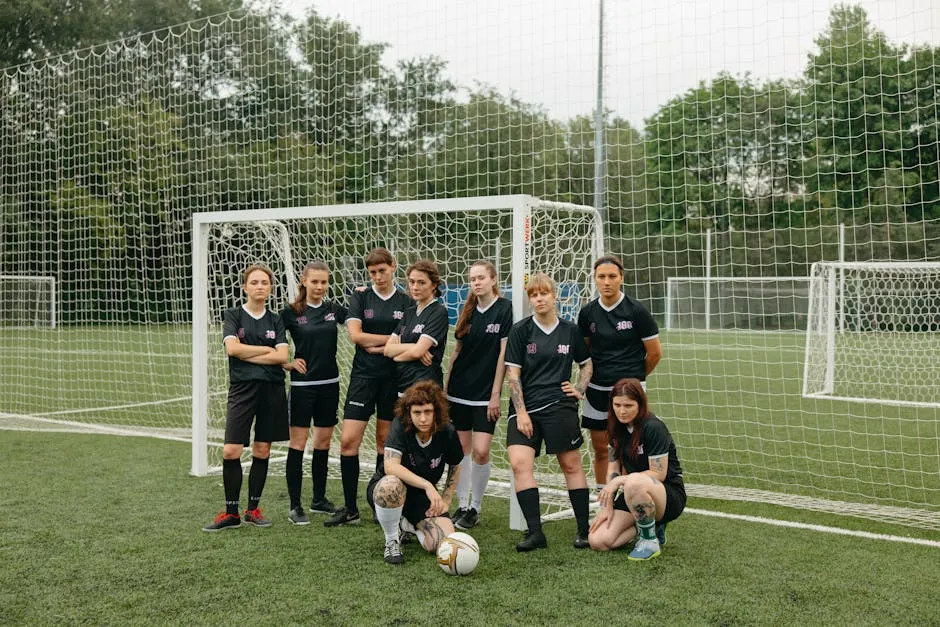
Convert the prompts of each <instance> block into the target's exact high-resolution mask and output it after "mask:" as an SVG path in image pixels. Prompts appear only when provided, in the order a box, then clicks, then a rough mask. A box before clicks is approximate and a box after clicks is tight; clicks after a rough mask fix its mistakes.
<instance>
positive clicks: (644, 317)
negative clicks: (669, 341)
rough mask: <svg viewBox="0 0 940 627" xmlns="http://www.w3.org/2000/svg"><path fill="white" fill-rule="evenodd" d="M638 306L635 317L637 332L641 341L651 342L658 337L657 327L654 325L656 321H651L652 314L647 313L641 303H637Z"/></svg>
mask: <svg viewBox="0 0 940 627" xmlns="http://www.w3.org/2000/svg"><path fill="white" fill-rule="evenodd" d="M638 305H639V307H638V308H637V315H636V323H637V332H638V333H639V334H640V338H641V339H643V340H651V339H653V338H654V337H656V336H658V335H659V326H658V325H657V324H656V320H654V319H653V314H651V313H650V312H649V309H647V308H646V307H644V306H643V305H642V303H638Z"/></svg>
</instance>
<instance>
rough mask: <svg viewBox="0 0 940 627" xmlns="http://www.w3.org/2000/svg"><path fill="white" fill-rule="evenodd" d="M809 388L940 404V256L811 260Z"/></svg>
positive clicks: (832, 394)
mask: <svg viewBox="0 0 940 627" xmlns="http://www.w3.org/2000/svg"><path fill="white" fill-rule="evenodd" d="M811 281H812V283H811V285H812V290H811V292H810V304H809V326H808V328H807V332H806V356H805V360H804V361H805V363H804V368H803V394H804V396H808V397H816V398H829V399H834V400H848V401H858V402H867V403H883V404H884V403H887V404H896V405H910V406H924V407H940V263H838V262H821V263H816V264H813V270H812V278H811Z"/></svg>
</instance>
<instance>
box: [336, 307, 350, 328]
mask: <svg viewBox="0 0 940 627" xmlns="http://www.w3.org/2000/svg"><path fill="white" fill-rule="evenodd" d="M333 315H334V316H336V323H337V324H346V318H347V317H348V316H349V310H348V309H346V308H345V307H343V306H342V305H340V304H339V303H333Z"/></svg>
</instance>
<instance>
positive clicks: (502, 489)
mask: <svg viewBox="0 0 940 627" xmlns="http://www.w3.org/2000/svg"><path fill="white" fill-rule="evenodd" d="M536 209H549V210H551V209H560V210H565V211H569V212H572V213H574V212H577V213H581V214H582V215H585V216H586V219H587V220H588V221H589V222H590V223H591V224H593V229H592V232H591V235H590V239H591V241H590V249H591V254H592V256H593V257H594V258H597V257H598V256H599V255H601V254H602V252H603V223H602V221H601V217H600V214H599V212H598V211H597V210H596V209H594V208H593V207H587V206H583V205H573V204H569V203H554V202H547V201H543V200H540V199H539V198H536V197H534V196H529V195H507V196H486V197H475V198H456V199H446V200H419V201H396V202H375V203H361V204H343V205H324V206H310V207H292V208H279V209H258V210H242V211H221V212H204V213H195V214H193V217H192V229H193V230H192V267H193V275H192V321H193V336H192V337H193V344H192V433H193V439H192V466H191V469H190V472H191V474H193V475H197V476H205V475H207V474H209V473H210V472H215V471H217V469H216V468H211V467H210V464H209V459H208V454H207V452H208V431H207V416H208V413H209V407H208V401H209V381H208V374H207V373H208V356H209V351H210V350H211V348H210V344H209V338H208V335H207V333H206V329H207V328H208V325H209V316H210V312H209V297H208V293H209V282H208V265H209V252H208V240H209V229H210V226H211V225H218V224H219V223H253V224H259V223H263V224H265V225H268V226H271V227H273V228H272V229H270V230H271V232H272V233H277V232H278V226H279V225H281V222H280V221H289V220H310V219H316V218H331V219H335V218H345V217H349V218H354V217H366V216H376V215H402V216H405V215H409V214H436V213H441V214H443V213H451V214H453V213H454V212H463V211H474V212H486V211H498V212H502V213H503V214H507V215H511V232H510V239H511V246H512V256H511V260H510V277H509V281H510V283H511V286H512V294H511V300H512V305H513V314H514V317H515V319H516V320H521V319H522V318H523V317H524V316H525V315H526V310H527V307H528V302H527V299H526V293H525V284H526V282H527V281H528V277H529V274H530V272H531V271H532V268H531V267H530V265H531V258H530V257H531V246H530V241H531V238H532V237H533V232H532V228H533V227H534V225H533V224H532V222H531V216H532V212H533V211H534V210H536ZM281 226H282V225H281ZM282 230H283V229H282ZM269 237H270V236H269ZM275 237H276V236H275ZM282 237H283V238H285V241H284V243H283V247H284V249H285V250H287V251H289V250H290V242H289V238H287V234H286V231H284V232H283V235H282ZM559 245H560V246H564V242H559ZM362 252H363V254H364V253H365V252H366V251H362ZM469 261H472V260H468V262H469ZM292 263H293V262H292V261H291V260H290V259H289V258H288V259H286V260H285V263H284V267H283V268H275V269H274V271H275V273H276V274H277V276H278V277H279V280H280V277H284V280H285V281H286V283H287V285H289V286H291V293H293V291H294V289H293V286H294V285H295V284H296V279H297V277H296V275H295V272H296V270H295V269H293V268H292V267H291V266H292ZM542 269H543V268H537V270H542ZM220 270H222V269H220ZM544 270H546V271H548V272H549V273H551V272H552V268H544ZM224 271H225V272H234V271H236V269H234V268H225V269H224ZM585 273H586V274H585V276H586V277H588V278H589V276H590V268H585ZM586 280H587V279H586ZM510 474H511V473H510ZM491 483H499V482H498V481H496V480H495V477H494V481H491ZM488 492H489V490H488ZM493 492H494V493H499V494H503V495H507V492H508V496H509V497H510V502H511V507H510V526H511V527H512V528H513V529H524V528H525V521H524V519H523V517H522V515H521V511H520V510H519V508H518V504H517V503H516V502H515V494H514V491H513V490H512V488H511V486H496V485H494V490H493ZM546 496H549V497H551V495H546ZM563 497H564V500H565V501H567V493H564V495H563ZM557 500H561V496H559V497H558V499H557Z"/></svg>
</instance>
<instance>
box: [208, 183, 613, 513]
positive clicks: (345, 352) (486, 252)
mask: <svg viewBox="0 0 940 627" xmlns="http://www.w3.org/2000/svg"><path fill="white" fill-rule="evenodd" d="M601 233H602V231H601V224H600V220H599V217H598V215H597V213H596V212H595V211H594V210H593V209H592V208H590V207H583V206H578V205H571V204H564V203H550V202H543V201H539V200H538V199H536V198H533V197H530V196H501V197H485V198H465V199H452V200H440V201H410V202H389V203H367V204H357V205H332V206H322V207H302V208H291V209H272V210H258V211H238V212H215V213H206V214H195V215H194V218H193V435H194V437H193V457H192V472H193V473H194V474H197V475H204V474H207V473H211V472H218V471H219V470H220V468H221V461H222V457H221V448H220V445H221V443H222V434H223V430H224V425H225V398H226V391H227V388H228V372H227V360H226V358H225V353H224V350H223V349H222V345H221V340H222V335H221V314H222V312H223V311H224V310H225V309H227V308H229V307H233V306H236V305H237V304H238V303H240V302H241V301H242V295H241V293H240V291H241V290H240V277H239V273H240V271H241V270H242V269H243V268H245V267H246V266H247V265H249V264H251V263H256V262H261V263H265V264H267V265H268V266H269V267H271V268H272V269H273V270H274V272H275V273H276V276H277V280H276V282H275V286H274V293H273V295H272V297H271V299H270V301H269V306H270V307H272V308H275V309H277V310H279V309H281V308H283V307H284V306H285V305H286V304H287V303H288V302H289V301H290V300H292V299H293V297H294V295H295V294H296V283H297V279H298V276H299V273H300V272H301V270H302V269H303V266H304V265H305V264H306V263H307V262H309V261H313V260H322V261H325V262H326V263H327V264H328V265H329V266H330V268H331V270H332V275H331V286H330V294H329V298H331V299H334V300H338V301H340V302H344V303H345V302H348V297H349V295H350V294H351V292H352V290H353V289H355V288H356V287H357V286H361V285H367V284H368V275H367V273H366V269H365V267H364V266H363V258H364V256H365V254H366V253H367V252H368V251H369V250H370V249H372V248H374V247H376V246H384V247H386V248H388V249H389V250H391V251H392V253H393V254H394V255H395V256H396V258H397V261H398V279H399V284H400V285H404V281H403V279H404V271H405V268H406V267H407V266H408V264H409V263H411V262H413V261H415V260H417V259H419V258H428V259H432V260H433V261H435V262H436V263H437V265H438V267H439V269H440V272H441V278H442V280H443V281H444V282H445V284H446V287H445V294H444V297H443V300H444V302H445V303H446V304H447V306H448V309H449V314H450V319H451V324H452V325H453V324H454V323H455V321H456V317H457V313H458V311H459V307H460V306H461V305H462V303H463V300H464V298H465V296H466V288H465V285H466V274H467V270H468V269H469V266H470V264H471V263H473V262H474V261H476V260H477V259H488V260H490V261H492V262H493V263H494V265H495V266H496V267H497V270H498V272H499V279H500V284H501V288H502V290H503V294H504V296H506V297H507V298H510V299H511V300H512V302H513V308H514V313H515V318H516V320H519V319H521V318H522V317H523V316H524V315H525V313H524V309H525V304H526V302H527V301H526V298H525V290H524V285H525V281H526V280H527V277H528V274H529V273H530V271H531V272H534V271H544V272H547V273H548V274H549V275H551V276H552V277H553V278H554V279H555V281H556V282H557V283H558V286H559V311H560V314H561V315H562V316H563V317H566V318H569V319H576V316H577V312H578V310H579V309H580V307H581V305H582V304H584V303H585V302H586V301H587V299H589V298H590V297H591V294H592V291H593V284H592V282H591V271H590V268H591V264H592V262H593V260H594V258H595V257H596V256H597V255H598V254H600V251H601V247H602V239H601ZM452 349H453V339H452V338H451V340H450V341H449V342H448V352H449V351H450V350H452ZM352 354H353V346H352V345H351V343H349V341H348V339H347V338H346V337H345V335H344V334H341V336H340V349H339V357H338V360H339V362H340V364H339V365H340V373H341V377H342V383H341V387H342V388H343V390H344V391H345V386H346V380H347V377H348V374H349V366H350V363H351V361H352ZM445 363H446V362H445ZM373 424H374V421H373ZM373 424H370V428H369V431H368V432H367V434H366V437H365V439H364V441H363V448H362V450H361V453H360V457H361V459H362V461H363V463H364V464H371V462H372V461H373V459H374V455H373V454H371V451H374V448H373V447H374V443H375V440H374V436H373V432H372V428H373ZM338 436H339V429H337V430H336V431H335V432H334V438H337V439H338ZM504 440H505V436H504V431H502V427H501V426H500V427H498V430H497V434H496V437H495V438H494V440H493V442H494V447H493V461H494V467H495V469H494V480H493V483H494V489H497V490H498V489H499V487H500V484H501V483H502V484H503V489H504V490H505V484H506V482H508V478H509V463H508V458H507V457H506V453H505V446H504ZM285 446H286V445H285ZM285 451H286V448H285V449H284V450H282V451H277V450H275V451H274V453H273V454H274V455H278V454H279V453H284V452H285ZM247 454H248V453H247V451H246V455H247ZM333 454H334V455H338V442H337V443H335V445H334V447H333ZM538 472H539V473H540V481H541V483H542V485H543V486H545V487H546V488H548V489H549V490H550V489H551V488H553V487H554V488H557V490H558V491H559V493H561V494H563V495H564V498H563V499H561V500H562V501H564V502H566V501H567V492H566V491H565V486H564V479H563V477H561V476H560V474H556V473H558V469H557V465H556V464H554V462H553V461H552V462H542V463H541V464H540V467H539V468H538ZM546 495H547V497H548V498H547V499H546V502H548V503H551V492H550V491H547V492H546Z"/></svg>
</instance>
